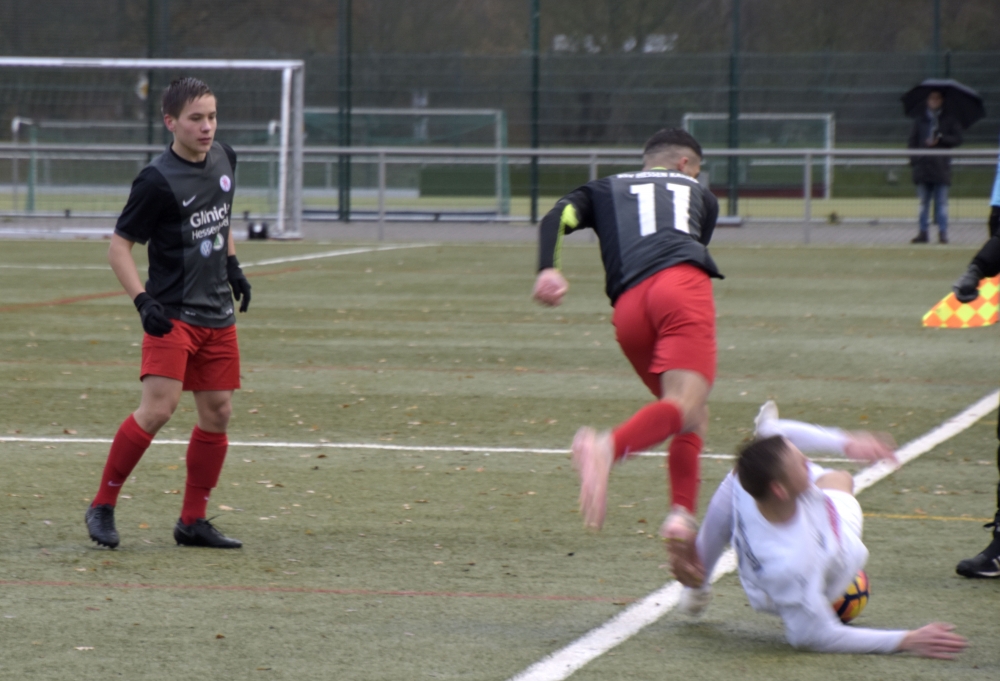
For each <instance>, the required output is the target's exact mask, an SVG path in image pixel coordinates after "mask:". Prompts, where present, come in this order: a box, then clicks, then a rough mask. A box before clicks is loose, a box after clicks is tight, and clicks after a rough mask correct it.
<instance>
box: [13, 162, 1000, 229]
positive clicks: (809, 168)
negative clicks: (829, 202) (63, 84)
mask: <svg viewBox="0 0 1000 681" xmlns="http://www.w3.org/2000/svg"><path fill="white" fill-rule="evenodd" d="M162 149H163V147H162V146H160V145H144V144H115V145H111V144H83V145H81V144H47V143H45V144H42V143H39V144H29V143H25V142H18V143H0V164H2V163H3V162H9V163H10V164H11V171H10V187H11V192H12V193H13V194H14V196H15V199H14V200H13V202H12V205H11V208H10V209H8V210H6V211H4V210H2V209H0V215H25V214H26V213H27V211H25V210H23V209H19V208H18V206H19V204H18V202H17V199H16V196H17V192H18V191H19V185H21V183H22V181H21V177H20V173H19V165H20V164H21V163H22V162H25V161H27V162H28V164H29V166H32V165H33V164H37V162H38V161H40V160H42V159H51V160H57V159H58V160H75V161H85V162H93V161H108V160H113V161H128V162H134V163H135V166H134V167H135V168H136V169H138V168H140V167H141V166H142V164H144V163H145V160H146V159H147V157H148V155H149V154H150V153H159V152H161V151H162ZM235 149H236V151H237V153H238V154H239V156H240V163H241V164H243V162H244V161H246V162H249V163H253V162H258V163H259V162H267V163H274V162H276V161H278V160H279V153H278V150H277V149H275V147H273V146H236V147H235ZM302 154H303V157H304V159H303V160H304V164H305V165H307V166H308V165H309V164H327V163H329V162H331V161H332V160H336V159H339V158H341V157H349V158H350V159H351V161H352V162H353V163H366V164H372V165H374V167H375V173H374V176H375V182H374V185H375V186H374V187H370V188H371V189H372V190H374V196H375V205H374V209H373V210H371V211H369V212H368V213H367V214H361V213H360V212H359V214H358V216H357V218H356V219H368V220H377V221H379V222H384V221H387V220H393V219H399V217H398V216H397V215H394V211H393V210H392V209H391V208H390V206H389V203H388V201H387V197H388V196H389V194H390V188H389V186H388V179H387V178H388V174H389V170H390V168H393V167H395V166H400V167H404V166H421V165H425V164H434V165H437V166H446V165H449V164H451V165H455V166H464V165H470V164H471V165H475V164H483V165H489V166H490V167H496V166H497V165H498V164H499V163H500V162H503V163H505V164H510V166H513V167H518V166H526V165H527V164H529V163H530V161H531V159H532V158H538V159H539V164H540V165H542V166H553V167H554V166H576V167H578V168H586V178H582V177H581V179H596V178H597V177H598V176H599V175H600V169H601V166H612V167H615V168H616V169H617V168H622V167H635V168H638V167H639V166H640V164H641V152H640V150H638V149H636V150H623V149H597V148H591V149H528V148H506V149H503V151H502V153H501V152H499V151H498V149H497V148H495V147H484V148H447V147H383V146H379V147H339V146H305V147H304V148H303V150H302ZM704 156H705V165H706V166H709V165H710V164H711V162H712V160H713V159H727V158H731V157H736V158H737V159H745V160H746V161H747V166H748V167H751V165H752V164H756V166H754V167H758V168H765V167H770V168H772V169H773V168H777V167H781V166H784V167H786V168H787V167H790V168H791V169H793V170H794V168H795V167H796V166H797V167H799V168H801V177H800V184H799V185H798V186H799V188H800V189H799V190H795V189H794V184H793V183H790V182H789V181H787V180H786V181H785V184H784V189H783V192H784V193H783V194H782V196H783V197H784V199H782V200H786V199H787V200H801V202H802V205H801V213H799V214H798V215H792V214H783V215H781V216H777V215H772V216H768V215H753V216H744V219H748V220H767V221H777V222H786V223H800V224H801V225H802V227H803V230H804V231H803V235H804V240H805V241H806V242H808V241H809V229H810V225H812V224H813V223H814V222H817V221H819V220H821V219H822V220H826V218H818V217H816V216H814V206H815V204H816V202H817V201H823V200H825V199H821V198H819V197H817V196H815V191H816V188H815V186H814V182H813V171H814V168H815V167H823V166H825V165H826V164H827V162H832V165H833V167H834V168H845V167H850V166H859V167H861V166H869V167H873V168H883V169H886V168H887V169H898V168H901V167H903V166H905V165H906V163H907V161H908V159H909V158H911V157H918V156H948V157H951V158H952V160H953V167H954V168H955V170H956V172H960V171H961V170H962V169H964V168H970V167H977V166H978V167H980V168H988V167H992V166H993V165H994V164H995V163H996V161H997V150H996V149H962V148H959V149H947V150H929V149H928V150H915V149H832V150H828V149H807V148H804V149H756V148H754V149H735V150H729V149H706V150H705V151H704ZM238 170H239V168H238ZM31 172H34V173H36V174H37V170H34V171H31ZM31 172H29V175H30V174H31ZM893 172H895V171H893ZM983 172H986V171H985V170H984V171H983ZM704 174H707V173H704ZM581 176H582V174H581ZM707 179H709V178H703V181H705V180H707ZM711 179H712V180H714V179H715V178H711ZM990 181H992V174H990ZM32 182H35V183H37V179H33V180H32ZM3 184H5V183H4V181H3V179H2V174H0V186H2V185H3ZM27 185H28V182H27V181H25V187H27ZM743 186H744V185H743V183H742V181H741V188H742V187H743ZM298 189H299V190H301V187H300V188H298ZM530 189H531V191H534V192H538V191H539V188H538V187H537V186H536V187H532V188H530ZM569 189H572V187H571V186H568V187H566V188H565V191H568V190H569ZM741 190H742V189H741ZM311 191H313V193H314V194H322V189H321V188H320V189H315V190H311ZM0 192H2V190H0ZM289 192H290V193H296V188H293V187H290V188H289ZM332 193H333V194H334V195H335V193H336V188H334V189H332ZM558 193H564V191H560V192H558ZM749 193H750V194H751V195H752V191H751V192H749ZM834 193H835V194H836V187H835V189H834ZM901 196H902V194H901ZM906 196H907V197H908V199H909V200H910V201H913V194H912V193H910V194H908V195H906ZM987 196H988V191H987V192H986V194H985V195H984V196H983V200H984V201H985V200H986V199H987ZM495 200H496V205H495V209H494V210H493V211H492V214H491V215H487V216H486V217H485V218H483V216H482V215H481V214H480V215H479V219H491V220H498V221H526V220H527V218H526V216H525V215H523V214H519V213H517V212H516V211H515V214H513V215H512V214H510V213H511V211H510V210H507V207H505V205H504V197H503V196H500V195H499V194H498V195H497V196H496V197H495ZM751 200H752V199H751ZM857 200H858V201H864V200H869V199H868V198H866V197H864V196H861V197H858V198H857ZM870 200H878V199H877V197H870ZM786 208H787V206H786ZM793 208H794V206H793ZM425 212H429V213H432V214H440V213H441V212H442V211H435V210H431V209H427V210H425ZM406 213H407V214H408V215H410V216H411V219H412V215H413V214H414V213H420V211H419V210H417V211H413V210H410V211H406ZM786 213H787V210H786ZM264 214H265V215H266V214H267V213H264ZM272 217H273V216H272ZM321 217H322V215H321ZM325 217H326V218H327V219H329V215H325ZM451 218H452V219H456V220H458V219H463V218H462V213H461V211H455V213H454V215H452V216H451ZM352 219H355V216H354V214H352ZM470 219H476V218H474V217H472V218H470ZM858 219H863V218H858ZM864 219H867V218H864ZM297 222H298V221H297V220H295V219H294V218H292V219H290V220H289V222H288V224H290V225H294V224H297ZM287 235H289V236H294V233H293V232H289V233H287Z"/></svg>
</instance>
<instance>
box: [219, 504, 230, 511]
mask: <svg viewBox="0 0 1000 681" xmlns="http://www.w3.org/2000/svg"><path fill="white" fill-rule="evenodd" d="M219 510H220V511H232V510H233V507H232V506H226V505H225V504H219Z"/></svg>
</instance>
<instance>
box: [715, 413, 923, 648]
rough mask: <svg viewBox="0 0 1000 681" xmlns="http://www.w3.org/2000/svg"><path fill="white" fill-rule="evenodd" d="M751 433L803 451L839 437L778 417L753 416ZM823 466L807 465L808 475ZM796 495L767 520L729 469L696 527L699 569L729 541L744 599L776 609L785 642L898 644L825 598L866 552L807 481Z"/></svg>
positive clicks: (837, 591) (838, 591) (833, 447)
mask: <svg viewBox="0 0 1000 681" xmlns="http://www.w3.org/2000/svg"><path fill="white" fill-rule="evenodd" d="M758 434H759V435H762V436H770V435H782V436H784V437H786V438H788V440H790V441H791V442H792V443H794V444H795V445H796V446H797V447H799V449H801V450H803V451H807V450H809V451H824V450H825V451H834V452H840V453H843V446H844V444H845V443H846V441H847V436H846V434H845V433H844V432H843V431H839V430H835V429H825V428H820V427H818V426H812V425H810V424H806V423H801V422H798V421H785V420H778V419H773V420H770V421H767V422H766V423H760V422H758ZM824 472H825V470H824V469H823V468H821V467H819V466H817V465H816V464H810V477H811V478H812V480H815V479H816V478H818V477H819V476H820V475H822V474H823V473H824ZM797 502H798V503H797V505H796V512H795V516H794V517H793V518H792V519H791V520H790V521H788V522H787V523H780V524H774V523H771V522H770V521H768V520H767V519H766V518H764V516H763V515H761V513H760V511H759V510H758V508H757V504H756V502H755V501H754V499H753V497H751V496H750V494H749V493H747V491H746V490H744V489H743V487H742V486H741V485H740V484H739V479H738V478H737V477H736V475H735V474H734V473H730V474H729V475H727V476H726V478H725V479H724V480H723V481H722V484H721V485H719V489H718V490H716V492H715V495H713V497H712V501H711V502H710V503H709V506H708V510H707V512H706V515H705V520H704V522H703V524H702V526H701V530H700V532H699V533H698V539H697V549H698V553H699V556H700V557H701V559H702V563H703V565H704V566H705V571H706V574H708V575H710V574H711V573H712V570H713V568H714V567H715V563H716V562H717V561H718V559H719V556H721V555H722V551H723V550H724V548H725V546H726V544H729V543H732V544H733V547H734V549H735V550H736V554H737V557H738V561H739V575H740V582H741V583H742V585H743V589H744V590H745V591H746V594H747V598H748V599H749V601H750V605H751V606H752V607H753V608H754V609H755V610H759V611H763V612H770V613H774V614H777V615H779V616H780V617H781V619H782V621H783V622H784V626H785V637H786V638H787V639H788V642H789V643H790V644H792V645H793V646H795V647H797V648H809V649H811V650H816V651H820V652H831V653H833V652H839V653H891V652H894V651H896V650H898V649H899V645H900V643H902V640H903V637H904V636H905V635H906V631H887V630H880V629H866V628H861V627H852V626H847V625H845V624H843V623H842V622H841V621H840V620H839V619H838V618H837V616H836V614H835V613H834V611H833V608H832V606H831V605H830V604H831V602H832V601H834V600H836V599H837V598H838V597H839V596H840V595H842V594H843V593H844V590H845V589H846V587H847V585H848V584H849V583H850V582H851V580H852V579H854V576H855V575H856V574H857V572H858V570H860V569H861V568H862V567H864V565H865V562H866V561H867V559H868V549H867V548H865V546H864V544H863V543H862V542H861V537H860V536H859V535H858V534H857V533H855V532H853V531H850V530H848V528H846V527H844V526H842V523H841V519H840V516H839V514H838V511H837V508H836V505H835V504H834V502H833V501H832V500H831V498H830V496H829V495H828V494H827V493H825V492H824V491H823V490H821V489H819V488H818V487H816V486H815V485H813V486H812V487H811V488H810V489H809V490H807V491H806V492H805V493H804V494H802V495H801V496H800V497H799V498H798V500H797Z"/></svg>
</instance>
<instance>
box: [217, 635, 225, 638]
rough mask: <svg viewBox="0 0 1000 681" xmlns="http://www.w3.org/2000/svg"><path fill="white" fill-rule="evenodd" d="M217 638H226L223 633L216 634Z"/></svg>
mask: <svg viewBox="0 0 1000 681" xmlns="http://www.w3.org/2000/svg"><path fill="white" fill-rule="evenodd" d="M215 638H225V636H223V635H222V634H216V635H215Z"/></svg>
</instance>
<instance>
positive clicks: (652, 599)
mask: <svg viewBox="0 0 1000 681" xmlns="http://www.w3.org/2000/svg"><path fill="white" fill-rule="evenodd" d="M998 400H1000V391H996V392H993V393H990V394H989V395H987V396H986V397H984V398H983V399H981V400H979V401H978V402H976V403H975V404H973V405H972V406H970V407H968V408H967V409H966V410H965V411H963V412H962V413H960V414H958V415H957V416H953V417H952V418H950V419H948V420H947V421H945V422H944V423H942V424H941V425H939V426H938V427H936V428H934V429H933V430H931V431H929V432H927V433H925V434H924V435H922V436H920V437H918V438H917V439H916V440H913V441H912V442H908V443H907V444H906V445H904V446H903V447H901V448H900V449H899V450H898V451H897V453H896V456H897V457H898V458H899V465H900V466H902V465H903V464H906V463H909V462H910V461H913V460H914V459H916V458H917V457H918V456H920V455H921V454H924V453H926V452H929V451H930V450H931V449H933V448H934V447H936V446H938V445H939V444H941V443H942V442H945V441H946V440H948V439H950V438H952V437H954V436H956V435H958V434H959V433H961V432H962V431H963V430H965V429H967V428H969V427H970V426H971V425H972V424H974V423H975V422H976V421H978V420H979V419H981V418H982V417H984V416H986V415H987V414H989V413H990V412H991V411H993V410H994V409H996V408H997V403H998ZM896 468H897V466H894V465H885V464H882V463H879V464H875V465H874V466H871V467H869V468H866V469H864V470H862V471H860V472H859V473H858V474H857V475H855V476H854V486H855V490H856V491H857V492H860V491H861V490H863V489H866V488H868V487H871V486H872V485H874V484H875V483H876V482H878V481H880V480H882V479H883V478H885V477H886V476H888V475H889V474H890V473H892V472H893V471H894V470H896ZM734 570H736V554H735V553H734V552H733V550H732V549H731V548H730V549H728V550H727V551H726V552H725V553H724V554H723V555H722V558H720V559H719V564H718V565H717V566H716V568H715V570H714V571H713V572H712V577H711V581H712V582H713V583H714V582H715V581H717V580H718V579H719V578H721V577H722V576H723V575H725V574H728V573H730V572H733V571H734ZM680 595H681V585H680V584H679V583H678V582H670V583H668V584H666V585H665V586H663V587H662V588H660V589H658V590H656V591H654V592H653V593H651V594H649V595H648V596H646V597H645V598H643V599H642V600H641V601H637V602H636V603H633V604H632V605H630V606H629V607H628V608H626V609H625V610H623V611H622V612H620V613H619V614H618V615H616V616H615V617H613V618H612V619H610V620H608V621H607V622H605V623H604V624H603V625H601V626H600V627H598V628H596V629H593V630H591V631H590V632H588V633H587V634H585V635H584V636H583V637H581V638H578V639H577V640H576V641H573V642H572V643H570V644H569V645H568V646H566V647H565V648H563V649H561V650H557V651H556V652H554V653H552V654H551V655H548V656H547V657H545V658H543V659H541V660H539V661H538V662H536V663H535V664H533V665H532V666H530V667H528V668H527V669H525V670H524V671H522V672H521V673H520V674H517V675H516V676H514V677H512V678H511V679H510V681H562V680H563V679H565V678H567V677H569V676H570V675H572V674H573V673H574V672H575V671H576V670H578V669H580V668H581V667H583V666H584V665H586V664H587V663H588V662H590V661H591V660H593V659H595V658H597V657H600V656H601V655H603V654H604V653H606V652H608V651H609V650H611V649H612V648H614V647H615V646H617V645H618V644H619V643H623V642H625V641H626V640H628V639H629V638H631V637H632V636H634V635H635V634H637V633H638V632H639V631H641V630H642V629H644V628H645V627H647V626H648V625H650V624H652V623H653V622H655V621H656V620H658V619H660V618H661V617H663V616H664V615H665V614H667V613H668V612H670V610H672V609H673V608H674V606H675V605H677V602H678V601H679V600H680Z"/></svg>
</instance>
